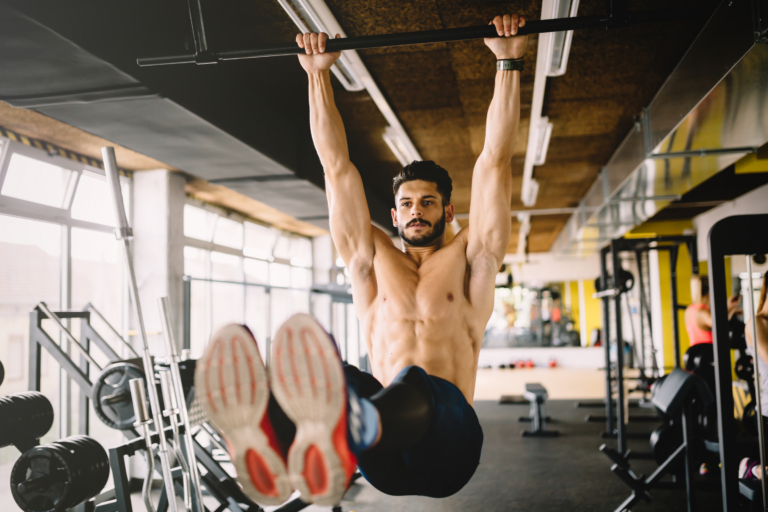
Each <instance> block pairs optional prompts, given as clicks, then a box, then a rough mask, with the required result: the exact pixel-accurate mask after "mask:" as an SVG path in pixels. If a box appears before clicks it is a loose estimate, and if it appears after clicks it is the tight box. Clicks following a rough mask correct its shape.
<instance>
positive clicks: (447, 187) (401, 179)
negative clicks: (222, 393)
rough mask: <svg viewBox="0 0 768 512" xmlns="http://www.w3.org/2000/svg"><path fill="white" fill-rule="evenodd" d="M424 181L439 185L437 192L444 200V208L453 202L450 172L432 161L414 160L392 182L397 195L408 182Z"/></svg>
mask: <svg viewBox="0 0 768 512" xmlns="http://www.w3.org/2000/svg"><path fill="white" fill-rule="evenodd" d="M413 180H423V181H431V182H432V183H434V184H436V185H437V191H438V192H440V195H441V196H442V198H443V206H445V205H446V204H448V203H450V202H451V192H452V191H453V183H452V181H451V177H450V176H449V175H448V171H446V170H445V169H443V168H442V167H440V166H439V165H437V164H436V163H435V162H433V161H432V160H423V161H419V160H414V161H413V162H411V163H410V164H408V165H406V166H405V167H403V170H402V171H400V173H398V175H397V176H395V179H393V180H392V189H393V190H394V192H395V195H397V190H398V189H399V188H400V185H402V184H403V183H405V182H406V181H413Z"/></svg>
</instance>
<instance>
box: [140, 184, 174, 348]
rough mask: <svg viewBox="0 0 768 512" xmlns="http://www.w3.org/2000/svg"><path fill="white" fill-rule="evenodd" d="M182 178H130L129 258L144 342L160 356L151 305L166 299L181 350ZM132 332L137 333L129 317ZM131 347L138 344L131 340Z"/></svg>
mask: <svg viewBox="0 0 768 512" xmlns="http://www.w3.org/2000/svg"><path fill="white" fill-rule="evenodd" d="M184 184H185V180H184V177H183V176H182V175H181V174H179V173H175V172H171V171H167V170H164V169H160V170H156V171H138V172H135V173H134V174H133V236H134V238H133V257H134V265H135V270H136V280H137V282H138V286H139V297H140V298H141V307H142V313H143V315H144V325H145V328H146V330H147V340H148V342H149V345H150V351H151V352H152V354H153V355H159V356H163V355H165V346H164V345H163V338H162V326H161V323H160V313H159V309H158V303H157V300H158V298H159V297H164V296H167V297H169V298H170V300H171V315H172V318H173V329H174V334H175V335H176V342H177V343H178V344H179V347H178V348H179V350H181V343H182V323H181V322H182V318H183V313H182V307H183V297H182V293H183V286H182V279H181V278H182V276H183V275H184V203H185V201H186V194H185V191H184ZM131 325H132V329H137V328H138V325H137V323H136V319H135V315H134V314H132V321H131ZM134 343H137V346H140V345H141V341H140V340H139V339H138V338H134Z"/></svg>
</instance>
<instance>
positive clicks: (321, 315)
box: [312, 235, 334, 332]
mask: <svg viewBox="0 0 768 512" xmlns="http://www.w3.org/2000/svg"><path fill="white" fill-rule="evenodd" d="M312 265H313V267H314V275H313V277H312V282H313V283H314V284H318V285H323V284H325V285H327V284H330V283H331V269H332V268H333V265H334V263H333V241H332V240H331V235H323V236H316V237H315V238H313V239H312ZM312 315H313V316H314V317H315V318H316V319H317V321H318V322H320V325H322V326H323V327H324V328H325V329H326V330H327V331H328V332H331V331H332V324H333V321H332V318H331V297H330V296H329V295H320V294H313V295H312Z"/></svg>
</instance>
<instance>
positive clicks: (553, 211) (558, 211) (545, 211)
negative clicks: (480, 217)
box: [454, 207, 593, 220]
mask: <svg viewBox="0 0 768 512" xmlns="http://www.w3.org/2000/svg"><path fill="white" fill-rule="evenodd" d="M586 210H587V211H589V210H593V208H586ZM576 211H579V208H574V207H564V208H531V209H527V210H511V211H510V212H509V214H510V215H511V216H512V217H517V215H519V214H522V213H524V214H526V215H568V214H571V213H574V212H576ZM454 218H456V219H462V220H463V219H468V218H469V213H457V214H455V215H454Z"/></svg>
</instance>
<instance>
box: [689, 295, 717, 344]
mask: <svg viewBox="0 0 768 512" xmlns="http://www.w3.org/2000/svg"><path fill="white" fill-rule="evenodd" d="M700 309H706V310H707V311H709V306H707V305H705V304H691V305H690V306H688V308H686V310H685V330H686V331H688V340H689V341H690V344H691V345H698V344H699V343H712V331H705V330H704V329H702V328H701V327H699V326H698V325H696V312H697V311H698V310H700Z"/></svg>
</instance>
